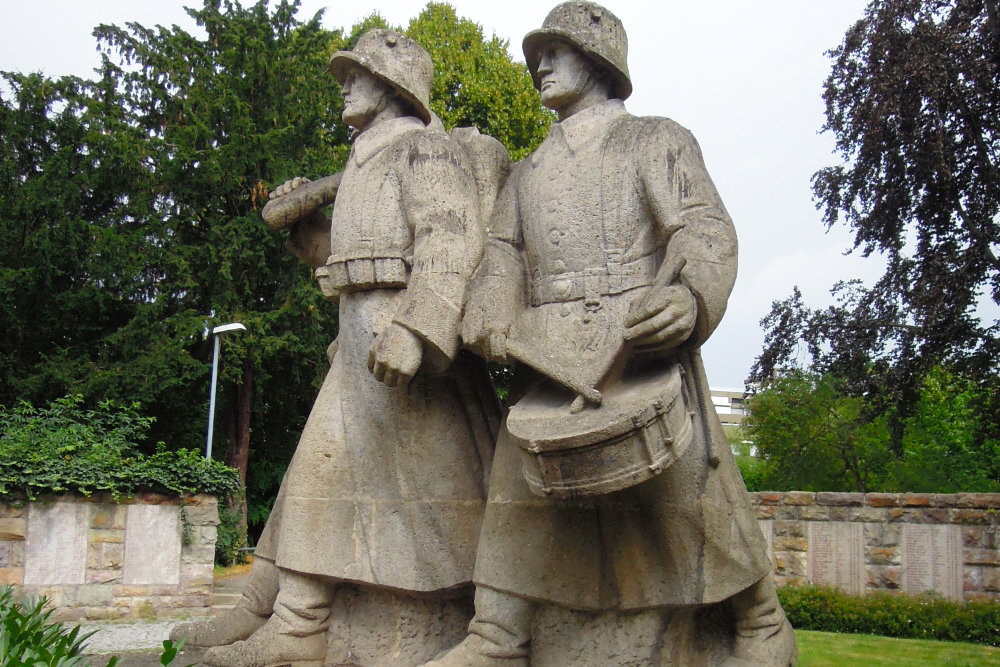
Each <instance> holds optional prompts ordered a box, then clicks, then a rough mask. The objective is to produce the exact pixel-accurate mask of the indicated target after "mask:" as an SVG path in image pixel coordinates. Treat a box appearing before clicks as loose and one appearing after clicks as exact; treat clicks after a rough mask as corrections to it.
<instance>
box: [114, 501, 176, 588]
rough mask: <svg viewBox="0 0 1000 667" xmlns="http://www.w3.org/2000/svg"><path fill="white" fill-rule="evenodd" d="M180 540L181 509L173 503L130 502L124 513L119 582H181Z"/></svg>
mask: <svg viewBox="0 0 1000 667" xmlns="http://www.w3.org/2000/svg"><path fill="white" fill-rule="evenodd" d="M181 539H182V526H181V518H180V511H179V510H178V508H177V507H176V506H174V505H129V506H128V508H127V510H126V514H125V556H124V565H123V568H122V583H123V584H125V585H126V586H135V585H144V584H158V585H174V584H178V583H180V578H181Z"/></svg>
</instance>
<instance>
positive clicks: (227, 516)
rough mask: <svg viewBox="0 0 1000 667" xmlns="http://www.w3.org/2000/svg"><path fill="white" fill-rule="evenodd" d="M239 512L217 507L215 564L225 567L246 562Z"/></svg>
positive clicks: (244, 538)
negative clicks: (217, 524) (217, 523)
mask: <svg viewBox="0 0 1000 667" xmlns="http://www.w3.org/2000/svg"><path fill="white" fill-rule="evenodd" d="M242 518H243V517H242V516H241V515H240V513H239V512H237V511H235V510H234V509H233V508H231V507H228V506H226V505H222V504H220V505H219V526H218V529H217V532H216V537H215V564H216V565H222V566H224V567H227V566H229V565H238V564H241V563H246V562H247V552H246V551H243V548H244V547H246V546H247V539H246V537H247V536H246V531H245V530H243V526H242V524H241V520H242Z"/></svg>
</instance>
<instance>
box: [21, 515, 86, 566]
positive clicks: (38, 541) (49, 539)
mask: <svg viewBox="0 0 1000 667" xmlns="http://www.w3.org/2000/svg"><path fill="white" fill-rule="evenodd" d="M89 509H90V506H89V505H86V504H82V503H53V504H51V505H43V504H41V503H31V505H30V506H29V508H28V530H27V534H26V535H25V544H24V584H25V585H26V586H50V585H54V584H82V583H84V581H85V579H86V570H87V528H88V526H89V523H90V515H89V514H88V510H89Z"/></svg>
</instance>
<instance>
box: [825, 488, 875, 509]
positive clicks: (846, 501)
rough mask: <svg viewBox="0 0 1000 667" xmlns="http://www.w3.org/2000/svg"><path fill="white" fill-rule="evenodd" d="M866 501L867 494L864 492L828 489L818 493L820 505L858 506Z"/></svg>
mask: <svg viewBox="0 0 1000 667" xmlns="http://www.w3.org/2000/svg"><path fill="white" fill-rule="evenodd" d="M864 502H865V496H864V494H863V493H839V492H838V493H833V492H829V491H826V492H820V493H817V494H816V503H817V504H819V505H831V506H850V507H856V506H861V505H863V504H864Z"/></svg>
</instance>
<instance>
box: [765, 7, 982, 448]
mask: <svg viewBox="0 0 1000 667" xmlns="http://www.w3.org/2000/svg"><path fill="white" fill-rule="evenodd" d="M830 55H831V57H832V59H833V68H832V71H831V73H830V76H829V78H828V79H827V81H826V88H825V93H824V97H825V100H826V118H827V122H826V126H825V128H824V129H825V130H827V131H829V132H832V133H833V135H834V137H835V138H836V145H837V149H838V151H839V153H840V156H841V158H842V160H843V162H842V164H839V165H835V166H831V167H828V168H826V169H823V170H821V171H819V172H817V173H816V174H815V175H814V177H813V187H814V194H815V197H816V200H817V205H818V207H819V208H820V209H821V210H822V211H823V219H824V222H825V224H826V226H827V228H830V227H832V226H833V225H835V224H838V223H840V222H844V223H846V224H847V225H848V226H849V227H850V228H851V230H852V231H853V233H854V247H853V250H854V251H855V252H860V253H861V254H862V255H864V256H866V257H867V256H871V255H873V254H877V255H880V256H881V257H882V258H884V260H885V262H886V269H885V273H884V275H883V276H882V277H881V278H880V279H879V280H878V281H877V282H876V283H875V284H874V285H872V286H871V287H865V286H864V285H862V284H861V283H860V282H859V281H845V282H841V283H838V284H837V285H835V286H834V289H833V294H834V296H835V297H836V303H835V305H833V306H831V307H829V308H825V309H819V310H812V309H809V308H807V307H806V306H805V305H804V304H803V303H802V300H801V295H800V294H799V293H798V291H797V290H796V291H795V292H793V294H792V295H791V297H789V298H788V299H787V300H785V301H779V302H775V303H774V305H773V306H772V310H771V312H770V314H769V315H768V316H767V317H765V318H764V320H762V325H763V326H764V327H765V329H766V341H765V346H764V350H763V352H762V353H761V355H760V356H759V357H758V358H757V360H756V362H755V364H754V367H753V370H752V371H751V376H752V377H751V380H752V381H754V382H758V383H760V382H766V381H767V380H768V379H769V378H770V377H771V376H772V375H774V374H775V372H777V371H779V370H780V369H782V368H789V367H796V366H798V365H802V363H801V362H802V361H803V357H805V362H806V363H805V365H806V366H808V367H811V368H812V369H813V370H815V371H816V372H819V373H822V374H827V373H829V374H832V375H834V376H836V377H837V378H838V380H839V382H840V384H841V387H842V389H844V390H845V391H847V392H848V393H849V394H850V395H852V396H859V397H860V396H864V397H866V399H867V405H866V408H865V410H866V412H867V413H868V414H869V416H870V417H872V418H874V416H876V415H882V414H887V415H889V418H890V423H889V426H890V431H891V435H892V438H891V447H892V449H893V451H894V453H895V454H896V455H897V456H900V455H901V454H902V442H901V438H902V433H903V430H904V427H905V422H906V420H907V419H908V418H909V416H910V415H911V413H912V410H913V409H914V406H916V404H917V400H918V394H919V391H920V388H921V386H922V385H923V381H924V378H926V377H927V376H928V374H929V373H931V371H932V369H933V368H935V367H937V366H940V365H944V366H946V367H948V368H949V369H950V370H951V371H952V372H956V373H958V374H960V375H962V376H963V377H965V378H967V379H969V380H972V381H973V382H975V383H977V384H978V385H979V386H983V387H987V386H996V378H997V376H998V370H1000V368H998V360H1000V345H998V340H997V335H998V333H1000V328H998V323H997V322H981V321H980V320H979V318H978V317H977V315H976V309H977V306H978V304H979V301H980V299H981V298H988V299H991V300H992V301H993V302H994V303H995V304H996V303H1000V260H998V258H997V254H996V253H997V247H998V246H997V245H996V241H997V239H998V238H1000V172H998V169H997V161H998V159H1000V85H998V83H1000V17H998V10H997V6H996V3H995V2H993V1H992V0H874V1H873V2H871V4H870V5H869V6H868V8H867V9H866V11H865V14H864V16H863V17H862V18H861V19H860V20H859V21H858V22H857V23H856V24H854V25H853V26H852V27H851V28H850V29H849V30H848V31H847V33H846V35H845V36H844V41H843V43H842V44H841V45H840V46H839V47H837V48H836V49H834V50H833V51H831V52H830ZM803 347H804V349H803ZM993 395H995V392H990V396H991V398H990V403H988V404H985V405H980V406H977V409H978V410H980V411H981V412H983V413H988V414H992V415H994V416H996V415H998V414H1000V413H998V411H997V405H996V404H995V402H993V400H992V396H993ZM993 421H994V422H996V421H997V420H995V419H994V420H993Z"/></svg>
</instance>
